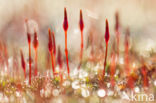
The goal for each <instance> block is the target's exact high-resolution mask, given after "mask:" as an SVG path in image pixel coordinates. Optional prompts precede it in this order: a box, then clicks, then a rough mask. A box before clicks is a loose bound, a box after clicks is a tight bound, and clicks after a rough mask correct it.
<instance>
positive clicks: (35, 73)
mask: <svg viewBox="0 0 156 103" xmlns="http://www.w3.org/2000/svg"><path fill="white" fill-rule="evenodd" d="M37 72H38V70H37V49H35V72H34V75H35V76H37Z"/></svg>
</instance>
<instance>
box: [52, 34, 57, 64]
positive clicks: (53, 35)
mask: <svg viewBox="0 0 156 103" xmlns="http://www.w3.org/2000/svg"><path fill="white" fill-rule="evenodd" d="M52 42H53V54H54V67H55V57H56V43H55V33H54V32H52Z"/></svg>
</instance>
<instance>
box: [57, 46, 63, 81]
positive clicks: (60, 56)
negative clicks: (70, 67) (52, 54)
mask: <svg viewBox="0 0 156 103" xmlns="http://www.w3.org/2000/svg"><path fill="white" fill-rule="evenodd" d="M57 63H58V65H59V68H60V78H61V81H62V66H63V62H62V54H61V50H60V46H58V54H57Z"/></svg>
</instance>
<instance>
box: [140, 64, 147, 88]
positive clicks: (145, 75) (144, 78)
mask: <svg viewBox="0 0 156 103" xmlns="http://www.w3.org/2000/svg"><path fill="white" fill-rule="evenodd" d="M141 73H142V75H143V86H144V87H147V86H148V78H147V70H146V67H145V66H144V67H143V68H142V70H141Z"/></svg>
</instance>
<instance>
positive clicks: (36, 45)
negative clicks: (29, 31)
mask: <svg viewBox="0 0 156 103" xmlns="http://www.w3.org/2000/svg"><path fill="white" fill-rule="evenodd" d="M33 44H34V48H35V49H36V48H38V36H37V32H36V30H35V32H34V41H33Z"/></svg>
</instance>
